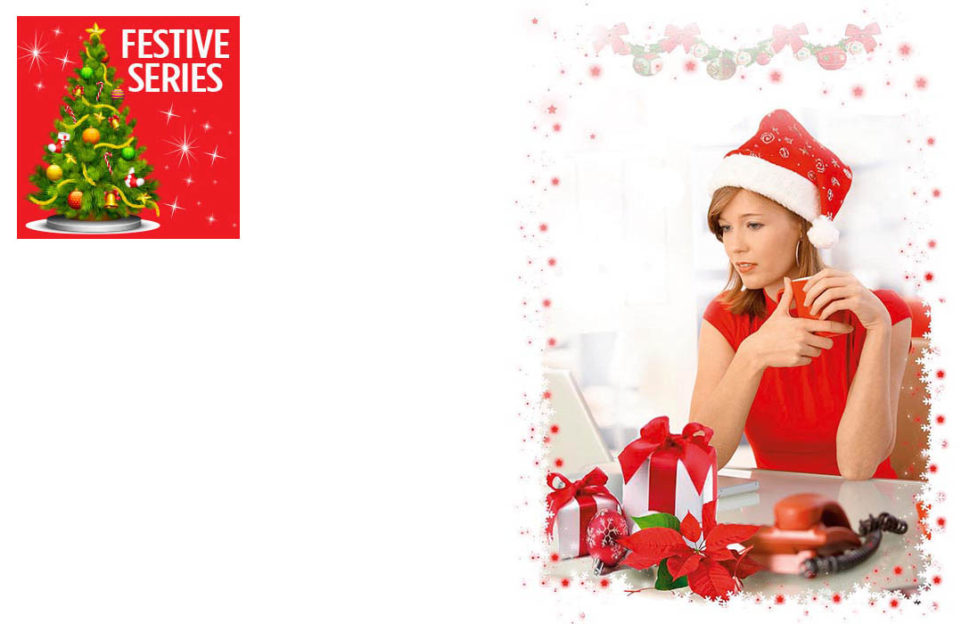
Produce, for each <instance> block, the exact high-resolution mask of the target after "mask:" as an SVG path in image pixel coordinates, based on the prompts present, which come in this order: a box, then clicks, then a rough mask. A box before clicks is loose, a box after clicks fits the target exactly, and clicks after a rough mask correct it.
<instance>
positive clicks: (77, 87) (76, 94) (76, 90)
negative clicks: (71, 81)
mask: <svg viewBox="0 0 978 624" xmlns="http://www.w3.org/2000/svg"><path fill="white" fill-rule="evenodd" d="M84 94H85V89H84V88H83V87H82V86H81V85H75V87H74V88H73V89H72V90H71V95H72V96H73V97H76V98H80V97H81V96H82V95H84Z"/></svg>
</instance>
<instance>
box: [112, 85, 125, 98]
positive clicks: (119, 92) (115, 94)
mask: <svg viewBox="0 0 978 624" xmlns="http://www.w3.org/2000/svg"><path fill="white" fill-rule="evenodd" d="M124 95H125V92H124V91H123V90H122V89H121V88H119V87H116V88H115V89H112V99H113V100H121V99H122V98H123V96H124Z"/></svg>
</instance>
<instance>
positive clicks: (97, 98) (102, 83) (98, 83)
mask: <svg viewBox="0 0 978 624" xmlns="http://www.w3.org/2000/svg"><path fill="white" fill-rule="evenodd" d="M95 84H97V85H98V95H97V96H95V100H96V101H98V100H101V99H102V87H104V86H105V83H104V82H96V83H95Z"/></svg>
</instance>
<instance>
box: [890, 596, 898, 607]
mask: <svg viewBox="0 0 978 624" xmlns="http://www.w3.org/2000/svg"><path fill="white" fill-rule="evenodd" d="M898 606H900V601H899V600H897V599H896V598H893V599H892V600H890V607H892V608H894V609H896V608H897V607H898Z"/></svg>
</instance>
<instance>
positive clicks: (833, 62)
mask: <svg viewBox="0 0 978 624" xmlns="http://www.w3.org/2000/svg"><path fill="white" fill-rule="evenodd" d="M815 58H817V59H818V64H819V65H821V66H822V68H824V69H841V68H842V66H843V65H845V64H846V53H845V52H843V51H842V48H838V47H835V46H832V47H830V48H822V49H821V50H819V52H818V54H816V55H815Z"/></svg>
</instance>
